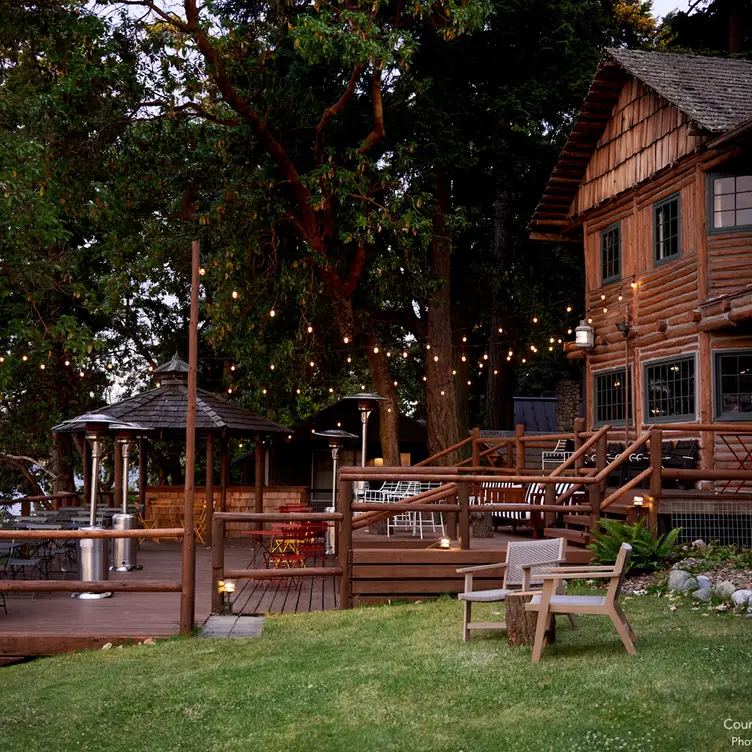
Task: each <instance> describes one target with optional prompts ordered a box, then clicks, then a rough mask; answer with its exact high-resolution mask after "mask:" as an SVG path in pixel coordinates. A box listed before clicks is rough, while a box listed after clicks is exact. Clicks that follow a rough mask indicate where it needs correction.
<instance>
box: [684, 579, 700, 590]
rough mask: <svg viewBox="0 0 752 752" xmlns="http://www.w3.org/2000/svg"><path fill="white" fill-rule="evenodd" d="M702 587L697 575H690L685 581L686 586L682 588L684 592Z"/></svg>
mask: <svg viewBox="0 0 752 752" xmlns="http://www.w3.org/2000/svg"><path fill="white" fill-rule="evenodd" d="M698 587H700V585H699V583H698V582H697V578H696V577H690V578H689V579H688V580H687V581H686V582H685V583H684V587H683V588H682V592H683V593H690V592H692V591H693V590H697V588H698Z"/></svg>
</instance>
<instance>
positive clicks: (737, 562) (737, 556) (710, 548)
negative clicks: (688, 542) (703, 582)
mask: <svg viewBox="0 0 752 752" xmlns="http://www.w3.org/2000/svg"><path fill="white" fill-rule="evenodd" d="M677 552H678V553H680V554H681V555H683V556H685V557H687V558H690V559H694V560H695V561H697V565H696V566H693V567H688V568H689V569H691V570H692V571H697V572H702V571H705V570H707V569H716V568H717V567H724V566H730V567H732V568H733V569H752V549H750V548H743V547H742V546H736V545H728V546H721V545H719V544H718V543H715V542H711V543H709V544H708V545H707V546H701V547H699V548H695V547H693V546H681V548H680V549H678V551H677ZM682 568H683V569H684V568H685V567H684V566H683V565H682Z"/></svg>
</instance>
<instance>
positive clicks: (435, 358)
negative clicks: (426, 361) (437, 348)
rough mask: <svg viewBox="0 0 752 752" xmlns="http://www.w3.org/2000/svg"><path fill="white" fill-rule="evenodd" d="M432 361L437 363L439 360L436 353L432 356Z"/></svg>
mask: <svg viewBox="0 0 752 752" xmlns="http://www.w3.org/2000/svg"><path fill="white" fill-rule="evenodd" d="M433 362H434V363H438V362H439V356H438V355H434V356H433Z"/></svg>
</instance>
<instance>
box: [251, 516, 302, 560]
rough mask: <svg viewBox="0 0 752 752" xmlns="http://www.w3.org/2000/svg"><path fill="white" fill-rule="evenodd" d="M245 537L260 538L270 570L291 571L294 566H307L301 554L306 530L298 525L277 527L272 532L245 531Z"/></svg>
mask: <svg viewBox="0 0 752 752" xmlns="http://www.w3.org/2000/svg"><path fill="white" fill-rule="evenodd" d="M243 535H248V536H251V537H255V538H258V541H259V545H260V546H261V549H262V551H263V552H264V562H265V564H266V567H267V568H268V569H280V568H282V567H285V568H288V569H291V568H293V565H294V566H297V567H305V565H306V562H305V557H304V556H303V555H302V554H301V552H300V547H301V544H302V543H304V542H305V529H304V528H302V527H300V526H298V525H284V526H276V527H273V528H272V529H271V530H244V531H243ZM265 539H268V542H267V541H266V540H265Z"/></svg>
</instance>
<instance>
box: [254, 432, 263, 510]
mask: <svg viewBox="0 0 752 752" xmlns="http://www.w3.org/2000/svg"><path fill="white" fill-rule="evenodd" d="M264 455H265V449H264V439H263V437H262V436H260V435H259V436H256V503H255V511H256V512H258V513H259V514H260V513H261V512H263V511H264V465H265V462H264V460H265V456H264Z"/></svg>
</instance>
